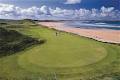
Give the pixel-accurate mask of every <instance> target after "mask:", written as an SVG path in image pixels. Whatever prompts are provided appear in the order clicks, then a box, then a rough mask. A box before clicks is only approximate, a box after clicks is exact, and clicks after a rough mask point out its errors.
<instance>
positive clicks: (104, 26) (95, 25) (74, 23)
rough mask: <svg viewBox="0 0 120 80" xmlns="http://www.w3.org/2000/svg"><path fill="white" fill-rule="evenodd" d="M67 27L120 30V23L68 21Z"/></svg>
mask: <svg viewBox="0 0 120 80" xmlns="http://www.w3.org/2000/svg"><path fill="white" fill-rule="evenodd" d="M65 25H67V26H69V27H75V28H87V29H91V28H95V29H112V30H120V21H66V22H65Z"/></svg>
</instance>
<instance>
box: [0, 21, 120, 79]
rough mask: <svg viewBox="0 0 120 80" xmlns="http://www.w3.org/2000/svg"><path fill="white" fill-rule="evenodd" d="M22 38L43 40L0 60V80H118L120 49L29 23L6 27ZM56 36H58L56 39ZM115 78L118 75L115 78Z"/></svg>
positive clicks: (112, 45)
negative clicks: (42, 42) (23, 36)
mask: <svg viewBox="0 0 120 80" xmlns="http://www.w3.org/2000/svg"><path fill="white" fill-rule="evenodd" d="M10 24H12V25H19V26H22V27H10V26H7V28H8V29H10V30H11V29H12V30H16V31H18V32H20V33H21V34H24V35H27V36H30V37H33V38H36V39H38V40H40V39H44V40H45V43H44V44H38V45H34V46H31V47H29V48H27V49H25V50H23V51H20V52H17V53H16V54H13V55H10V56H5V57H2V58H0V80H7V79H8V80H14V79H15V80H107V79H106V77H109V78H111V79H110V80H119V79H120V77H118V76H120V75H118V74H119V73H120V46H118V45H114V44H108V43H102V42H98V41H95V40H92V39H89V38H85V37H80V36H78V35H75V34H71V33H67V32H61V31H57V30H54V29H49V28H46V27H44V26H40V25H37V24H35V23H31V22H29V21H28V22H27V21H26V22H24V21H23V22H22V23H14V24H13V23H12V22H11V23H9V25H10ZM56 32H58V33H59V34H58V35H56ZM115 75H118V76H117V77H116V76H115Z"/></svg>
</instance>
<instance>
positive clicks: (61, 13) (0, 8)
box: [0, 4, 120, 20]
mask: <svg viewBox="0 0 120 80" xmlns="http://www.w3.org/2000/svg"><path fill="white" fill-rule="evenodd" d="M0 18H1V19H24V18H29V19H39V20H40V19H79V20H88V19H89V20H93V19H94V20H120V11H119V10H115V9H114V7H108V8H106V7H104V6H103V7H101V9H100V10H98V9H95V8H93V9H91V10H88V9H83V8H80V9H77V10H72V9H61V8H59V7H56V8H55V9H52V8H50V7H47V6H45V5H43V6H41V7H35V6H33V7H30V8H21V7H17V6H14V5H10V4H0Z"/></svg>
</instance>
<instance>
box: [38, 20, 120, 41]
mask: <svg viewBox="0 0 120 80" xmlns="http://www.w3.org/2000/svg"><path fill="white" fill-rule="evenodd" d="M39 24H40V25H44V26H47V27H48V28H54V29H56V30H60V31H65V32H70V33H74V34H77V35H80V36H84V37H88V38H92V39H95V40H98V41H102V42H109V43H120V30H112V29H83V28H73V27H69V26H66V25H64V23H63V22H39Z"/></svg>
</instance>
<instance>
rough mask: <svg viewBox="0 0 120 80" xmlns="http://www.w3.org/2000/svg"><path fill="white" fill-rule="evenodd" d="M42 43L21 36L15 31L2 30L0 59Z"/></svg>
mask: <svg viewBox="0 0 120 80" xmlns="http://www.w3.org/2000/svg"><path fill="white" fill-rule="evenodd" d="M38 43H40V42H39V41H38V40H37V39H35V38H31V37H28V36H25V35H22V34H20V33H19V32H17V31H15V30H7V29H4V28H0V57H2V56H7V55H10V54H13V53H16V52H18V51H21V50H24V49H25V48H27V47H29V46H31V45H34V44H38Z"/></svg>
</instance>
